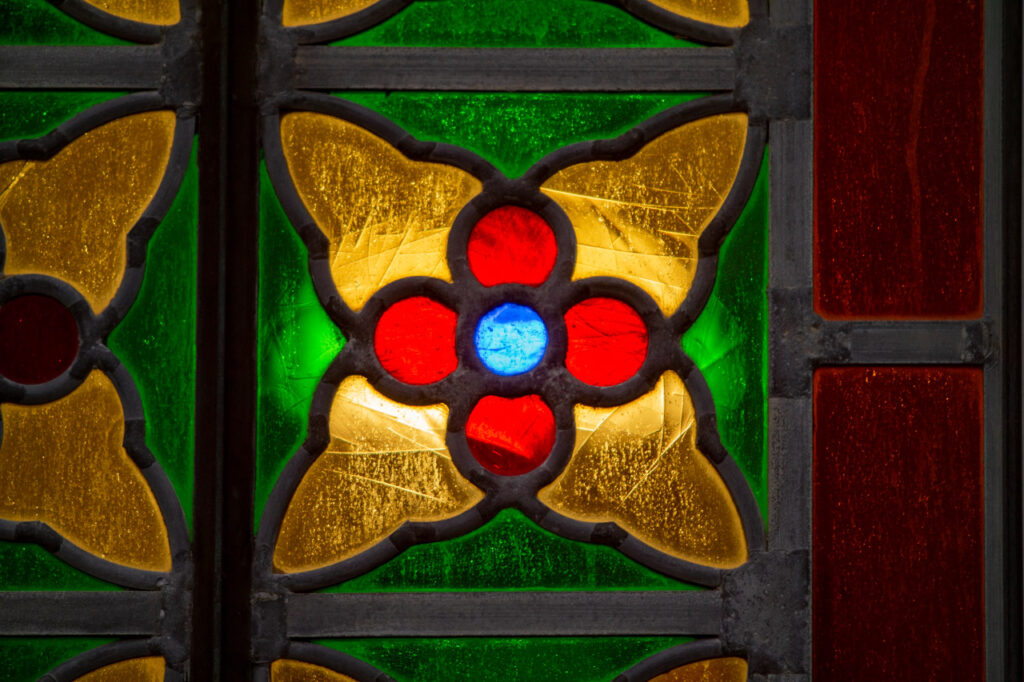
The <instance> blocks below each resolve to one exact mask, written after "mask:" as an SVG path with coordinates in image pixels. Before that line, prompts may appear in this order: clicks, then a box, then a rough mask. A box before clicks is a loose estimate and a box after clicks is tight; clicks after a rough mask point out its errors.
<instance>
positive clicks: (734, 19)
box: [651, 0, 750, 28]
mask: <svg viewBox="0 0 1024 682" xmlns="http://www.w3.org/2000/svg"><path fill="white" fill-rule="evenodd" d="M651 4H652V5H657V6H658V7H661V8H662V9H667V10H668V11H669V12H675V13H676V14H679V15H682V16H684V17H687V18H689V19H696V20H697V21H705V22H707V23H709V24H718V25H719V26H728V27H733V28H735V27H739V26H746V25H747V23H748V22H749V21H750V5H749V4H748V2H747V0H651Z"/></svg>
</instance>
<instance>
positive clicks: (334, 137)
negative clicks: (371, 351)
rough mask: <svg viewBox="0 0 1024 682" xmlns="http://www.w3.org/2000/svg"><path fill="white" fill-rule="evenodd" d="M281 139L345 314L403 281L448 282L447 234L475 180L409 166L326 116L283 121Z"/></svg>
mask: <svg viewBox="0 0 1024 682" xmlns="http://www.w3.org/2000/svg"><path fill="white" fill-rule="evenodd" d="M281 138H282V144H283V147H284V155H285V158H286V159H287V161H288V169H289V170H290V171H291V176H292V180H293V181H294V183H295V188H296V189H297V190H298V193H299V196H300V197H301V198H302V201H303V203H304V204H305V205H306V208H307V209H308V210H309V213H310V214H311V215H312V216H313V219H314V220H316V222H317V224H318V225H319V226H320V229H321V230H323V232H324V234H325V235H327V239H328V242H329V244H330V247H329V258H330V263H331V274H332V276H333V278H334V283H335V284H336V285H337V286H338V291H339V292H340V293H341V297H342V298H343V299H344V301H345V303H347V304H348V305H349V307H351V308H353V309H356V310H358V309H359V308H362V307H363V305H364V304H365V303H366V301H367V299H369V298H370V296H371V295H373V294H374V292H376V291H377V290H378V289H380V288H381V287H382V286H384V285H385V284H388V283H389V282H394V281H395V280H398V279H401V278H403V277H413V276H426V277H437V278H440V279H444V280H448V281H451V274H450V273H449V272H448V264H447V261H446V259H445V254H446V248H447V243H448V230H449V228H450V227H451V225H452V222H453V221H454V220H455V216H456V215H457V214H458V212H459V211H460V210H461V209H462V207H463V206H465V205H466V203H467V202H468V201H469V200H470V199H472V198H473V197H474V196H475V195H476V194H477V193H479V192H480V189H481V187H482V186H481V184H480V182H479V181H478V180H476V179H475V178H474V177H473V176H472V175H470V174H469V173H466V172H465V171H462V170H459V169H458V168H454V167H452V166H446V165H443V164H439V163H425V162H421V161H410V160H409V159H407V158H406V157H405V156H404V155H403V154H402V153H401V152H399V151H398V150H397V149H395V148H394V147H392V146H391V145H390V144H388V143H387V142H385V141H384V140H382V139H380V138H379V137H377V136H376V135H373V134H371V133H369V132H367V131H365V130H363V129H362V128H360V127H359V126H356V125H354V124H352V123H349V122H348V121H343V120H342V119H340V118H335V117H333V116H325V115H323V114H314V113H310V112H294V113H290V114H286V115H285V116H284V117H283V118H282V119H281Z"/></svg>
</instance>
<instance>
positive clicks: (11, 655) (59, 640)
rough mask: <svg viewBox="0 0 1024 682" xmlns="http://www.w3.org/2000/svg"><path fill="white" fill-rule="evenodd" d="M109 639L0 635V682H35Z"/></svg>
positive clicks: (108, 641) (107, 641)
mask: <svg viewBox="0 0 1024 682" xmlns="http://www.w3.org/2000/svg"><path fill="white" fill-rule="evenodd" d="M112 641H114V640H112V639H98V638H95V637H0V682H35V680H38V679H39V678H40V677H42V676H43V675H45V674H46V673H47V672H49V671H50V670H53V669H54V668H56V667H57V666H58V665H60V664H61V663H63V662H65V661H67V660H69V659H72V658H74V657H75V656H77V655H79V654H81V653H85V652H86V651H88V650H89V649H95V648H96V647H98V646H102V645H104V644H109V643H110V642H112Z"/></svg>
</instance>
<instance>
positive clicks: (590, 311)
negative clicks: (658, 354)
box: [565, 298, 647, 386]
mask: <svg viewBox="0 0 1024 682" xmlns="http://www.w3.org/2000/svg"><path fill="white" fill-rule="evenodd" d="M565 327H566V331H567V332H568V335H569V348H568V351H567V352H566V356H565V366H566V367H567V368H568V370H569V371H570V372H571V373H572V375H573V376H574V377H576V378H577V379H579V380H580V381H582V382H584V383H587V384H591V385H593V386H612V385H614V384H621V383H622V382H623V381H626V380H628V379H630V378H632V377H633V375H635V374H636V372H637V370H639V369H640V366H641V365H643V364H644V359H646V357H647V325H645V324H644V321H643V319H642V318H641V317H640V315H639V314H638V313H637V312H636V311H635V310H633V308H632V307H630V306H629V305H627V304H625V303H623V302H622V301H617V300H615V299H613V298H589V299H587V300H585V301H583V302H582V303H577V304H576V305H574V306H573V307H572V308H570V309H569V312H567V313H566V314H565Z"/></svg>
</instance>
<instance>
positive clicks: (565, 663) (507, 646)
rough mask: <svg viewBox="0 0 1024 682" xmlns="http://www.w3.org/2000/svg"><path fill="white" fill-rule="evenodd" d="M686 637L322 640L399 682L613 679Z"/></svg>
mask: <svg viewBox="0 0 1024 682" xmlns="http://www.w3.org/2000/svg"><path fill="white" fill-rule="evenodd" d="M688 641H691V640H690V639H689V638H684V637H530V638H500V639H499V638H490V637H461V638H447V639H439V638H423V639H419V638H417V639H406V638H382V639H347V640H322V641H318V642H317V644H323V645H325V646H329V647H331V648H332V649H337V650H339V651H344V652H345V653H346V654H349V655H350V656H355V657H356V658H359V659H362V660H364V661H366V662H367V663H370V664H371V665H374V666H376V667H377V668H379V669H381V670H382V671H384V672H385V673H387V674H388V675H391V676H392V677H393V678H395V679H396V680H397V681H398V682H426V681H427V680H444V681H445V682H508V680H529V682H566V681H567V680H571V681H572V682H610V681H611V680H612V679H614V678H615V677H616V676H617V675H619V674H621V673H622V672H624V671H625V670H627V669H629V668H630V667H632V666H633V665H636V664H637V663H639V662H640V661H642V660H644V659H645V658H648V657H650V656H652V655H653V654H655V653H657V652H659V651H662V650H664V649H667V648H669V647H672V646H676V645H678V644H683V643H685V642H688Z"/></svg>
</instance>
